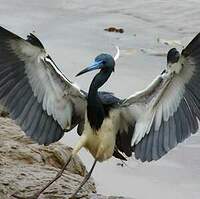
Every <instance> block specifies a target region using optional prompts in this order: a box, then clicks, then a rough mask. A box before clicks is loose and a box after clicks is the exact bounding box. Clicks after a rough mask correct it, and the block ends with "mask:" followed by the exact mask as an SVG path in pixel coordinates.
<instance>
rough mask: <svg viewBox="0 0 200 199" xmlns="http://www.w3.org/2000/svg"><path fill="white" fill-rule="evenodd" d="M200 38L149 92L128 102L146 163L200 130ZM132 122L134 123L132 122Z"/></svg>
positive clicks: (138, 152)
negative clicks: (199, 124) (199, 125)
mask: <svg viewBox="0 0 200 199" xmlns="http://www.w3.org/2000/svg"><path fill="white" fill-rule="evenodd" d="M199 90H200V34H198V35H197V36H196V37H195V38H194V39H193V40H192V41H191V42H190V44H189V45H188V46H187V47H186V48H185V49H184V50H183V51H182V53H181V56H180V58H179V60H178V62H175V63H168V65H167V69H166V70H165V71H164V72H163V73H162V74H160V75H159V76H158V77H157V78H156V79H155V80H154V81H153V82H152V84H151V85H150V86H149V87H148V88H147V89H145V90H143V91H141V92H139V93H136V94H135V95H133V96H130V97H129V98H127V99H125V100H124V102H123V104H122V106H126V107H127V108H128V109H129V110H130V112H131V114H132V116H133V118H134V122H135V129H134V132H133V138H132V148H133V151H134V152H135V156H136V158H138V159H141V160H142V161H152V160H157V159H159V158H161V157H162V156H163V155H164V154H166V153H167V152H168V151H169V150H171V149H172V148H174V147H175V146H176V145H177V144H178V143H180V142H183V141H184V140H185V139H186V138H187V137H189V136H190V135H191V134H193V133H196V132H197V130H198V119H200V92H199ZM129 122H130V121H129Z"/></svg>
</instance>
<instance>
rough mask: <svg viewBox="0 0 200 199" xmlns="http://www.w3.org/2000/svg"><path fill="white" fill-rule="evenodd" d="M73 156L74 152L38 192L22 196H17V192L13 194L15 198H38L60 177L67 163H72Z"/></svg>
mask: <svg viewBox="0 0 200 199" xmlns="http://www.w3.org/2000/svg"><path fill="white" fill-rule="evenodd" d="M72 157H73V153H72V155H70V157H69V159H68V161H67V162H66V163H65V164H64V166H63V167H62V169H61V170H60V171H59V172H58V173H57V175H56V176H55V177H54V178H53V179H52V180H51V181H50V182H49V183H48V184H47V185H46V186H44V187H43V188H42V189H41V190H39V191H38V192H37V193H35V194H34V195H33V196H30V197H25V198H23V197H20V196H17V195H15V194H13V195H12V196H13V197H14V198H18V199H37V198H38V197H39V196H40V194H41V193H43V192H44V191H45V190H46V189H47V188H48V187H49V186H50V185H51V184H53V183H54V182H55V181H56V180H57V179H58V178H60V177H61V176H62V174H63V172H64V170H65V168H66V167H67V165H68V164H69V163H70V161H71V159H72Z"/></svg>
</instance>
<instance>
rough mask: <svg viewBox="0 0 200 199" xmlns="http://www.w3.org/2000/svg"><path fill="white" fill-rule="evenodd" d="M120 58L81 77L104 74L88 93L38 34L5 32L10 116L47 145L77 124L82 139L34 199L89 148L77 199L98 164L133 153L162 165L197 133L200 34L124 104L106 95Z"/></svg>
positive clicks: (3, 82) (0, 69) (1, 82)
mask: <svg viewBox="0 0 200 199" xmlns="http://www.w3.org/2000/svg"><path fill="white" fill-rule="evenodd" d="M119 54H120V53H119V48H118V49H117V54H116V55H115V56H114V57H113V56H111V55H110V54H105V53H103V54H100V55H98V56H97V57H96V58H95V59H94V61H93V62H92V63H91V64H89V65H88V66H87V67H86V68H84V69H83V70H81V71H80V72H79V73H78V74H77V76H80V75H83V74H85V73H87V72H89V71H93V70H97V71H98V73H97V74H96V75H95V77H94V78H93V80H92V82H91V84H90V87H89V91H88V92H85V91H83V90H81V89H79V88H78V87H77V86H76V85H75V84H74V83H73V82H71V81H70V80H69V79H67V78H66V77H65V75H64V74H63V73H62V72H61V71H60V69H59V68H58V67H57V65H56V64H55V62H54V61H53V59H52V58H51V57H50V56H49V54H48V53H47V52H46V50H45V48H44V46H43V44H42V42H41V41H40V40H39V39H38V38H37V37H36V36H35V35H33V34H29V35H28V36H27V38H26V39H23V38H21V37H19V36H17V35H16V34H14V33H12V32H10V31H8V30H6V29H4V28H3V27H0V102H1V103H2V104H3V105H4V106H5V107H7V109H8V110H9V112H10V116H11V118H12V119H14V120H15V121H16V122H17V124H18V125H19V126H20V127H21V129H22V130H23V131H24V132H25V133H26V135H27V136H29V137H30V138H32V139H33V140H34V141H36V142H37V143H39V144H43V145H49V144H51V143H53V142H56V141H58V140H60V139H61V138H62V137H63V135H64V132H68V131H70V130H72V129H73V128H74V127H76V126H77V133H78V134H79V135H80V139H79V141H78V142H77V144H76V145H75V146H74V148H73V151H72V154H71V156H70V158H69V159H68V161H67V162H66V163H65V164H64V165H63V167H62V169H61V170H60V171H59V172H58V173H57V175H56V176H55V178H53V179H52V180H51V181H50V182H49V183H48V184H47V185H45V186H44V187H43V188H42V189H40V190H38V192H37V193H36V194H35V195H34V196H31V197H28V198H38V197H39V196H40V194H41V193H43V192H44V191H45V190H46V189H47V188H48V187H49V186H50V185H51V184H52V183H53V182H55V181H56V180H57V179H58V178H60V177H61V175H62V173H63V171H64V170H65V168H66V167H67V165H68V164H69V162H70V161H71V159H72V158H73V157H74V156H75V155H76V154H77V153H78V152H79V151H80V150H81V149H82V148H83V147H84V148H86V149H87V150H88V151H89V152H90V153H91V154H92V156H93V157H94V163H93V165H92V167H91V169H90V171H89V172H88V174H87V175H86V176H85V177H84V180H83V182H82V183H81V184H80V185H79V186H78V187H77V189H76V191H75V192H74V193H73V194H72V195H71V196H70V198H75V197H76V196H77V194H78V192H79V191H80V189H81V188H82V186H83V185H84V184H85V183H86V182H87V180H88V179H89V178H90V176H91V174H92V172H93V169H94V167H95V165H96V163H97V162H102V161H105V160H107V159H109V158H111V157H112V156H114V157H116V158H118V159H121V160H127V159H128V157H131V156H132V155H134V156H135V158H136V159H140V160H141V161H142V162H145V161H147V162H150V161H153V160H158V159H160V158H161V157H163V156H164V155H165V154H167V153H168V152H169V151H170V150H171V149H173V148H174V147H175V146H177V144H178V143H181V142H183V141H184V140H185V139H186V138H188V137H189V136H190V135H191V134H194V133H196V132H197V131H198V128H199V125H198V120H199V119H200V91H199V90H200V33H199V34H197V35H196V36H195V38H194V39H193V40H192V41H191V42H190V43H189V44H188V45H187V47H185V48H184V49H183V50H182V52H181V53H179V52H178V50H177V49H176V48H172V49H170V50H169V52H168V54H167V63H166V67H165V69H164V71H162V72H161V73H160V74H159V75H158V76H157V77H156V78H155V79H154V80H153V81H152V83H151V84H150V85H149V86H147V88H145V89H144V90H141V91H139V92H136V93H135V94H133V95H131V96H129V97H127V98H124V99H119V98H117V97H115V96H114V94H113V93H110V92H102V91H99V88H101V87H102V86H103V85H104V83H106V81H107V80H108V79H109V77H110V76H111V74H112V73H113V72H114V70H115V64H116V61H117V59H118V58H119ZM129 86H130V85H129ZM13 196H14V197H16V198H23V197H20V196H17V195H16V194H14V195H13ZM26 198H27V197H26Z"/></svg>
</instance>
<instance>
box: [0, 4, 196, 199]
mask: <svg viewBox="0 0 200 199" xmlns="http://www.w3.org/2000/svg"><path fill="white" fill-rule="evenodd" d="M199 9H200V4H199V1H197V0H196V1H194V0H193V1H189V0H187V1H181V2H180V1H178V0H176V1H171V2H169V1H165V2H164V1H158V0H157V1H156V0H151V1H148V2H147V1H139V0H136V1H131V0H127V1H120V0H114V1H105V0H103V1H100V0H99V1H98V0H85V1H81V0H76V1H67V0H59V1H53V0H43V1H39V0H36V1H26V0H20V1H17V0H15V1H14V0H12V1H7V0H0V19H1V20H0V25H2V26H3V27H5V28H8V29H10V30H12V31H13V32H15V33H17V34H19V35H21V36H22V37H25V36H26V34H27V33H29V32H32V31H33V30H34V31H35V32H36V34H37V36H38V37H39V38H40V39H41V40H42V41H43V43H44V45H45V46H46V48H47V49H48V52H49V54H50V55H51V56H52V58H53V59H54V60H55V62H56V63H57V65H58V66H59V67H60V68H61V70H62V71H63V72H64V73H65V75H66V76H67V77H68V78H69V79H70V80H72V81H75V82H77V84H78V85H81V88H83V89H85V90H86V91H87V89H88V86H89V84H90V81H91V79H92V77H93V76H94V74H95V73H91V74H87V75H85V76H82V77H80V78H75V74H76V73H77V72H79V71H80V70H81V69H82V68H83V67H84V66H85V65H87V64H88V63H90V62H91V61H92V60H93V58H94V57H95V56H96V55H97V54H100V53H102V52H108V53H111V54H114V53H115V48H114V46H115V45H118V46H119V47H120V49H121V53H122V54H121V57H120V59H119V61H118V63H117V65H116V70H115V71H116V72H115V73H114V74H113V75H112V78H110V80H109V82H108V83H107V84H106V85H105V86H104V87H103V88H102V90H108V91H112V92H114V93H116V96H119V97H122V98H123V97H127V96H129V95H130V94H132V93H134V92H135V91H137V90H139V89H142V88H144V87H145V86H146V85H147V84H148V83H149V82H151V80H152V79H153V78H154V77H155V76H156V75H157V74H158V73H160V72H161V71H162V69H163V68H164V67H165V64H166V58H165V57H164V56H153V55H152V54H151V53H148V52H158V53H160V52H161V53H163V54H165V53H166V52H167V51H168V50H169V49H170V48H171V47H174V46H175V47H177V48H178V49H181V46H179V45H177V44H172V45H171V46H168V45H165V44H163V43H162V42H161V43H158V42H157V39H158V38H160V39H164V40H178V41H180V42H181V43H182V44H183V45H186V43H187V42H188V41H189V40H191V38H192V37H194V36H195V34H196V33H197V32H198V31H199V30H200V29H199V18H200V13H199ZM110 26H116V27H120V28H123V29H124V33H123V34H120V33H110V32H106V31H104V29H105V28H108V27H110ZM141 49H145V50H146V52H147V53H144V52H141ZM74 132H75V131H73V132H71V133H68V134H67V135H66V136H65V137H64V138H63V139H62V141H63V142H64V143H66V144H68V145H71V146H73V144H74V143H75V142H76V140H77V139H78V136H77V135H76V133H74ZM80 154H81V157H82V159H83V161H84V163H85V164H86V165H87V167H88V168H89V167H90V166H91V165H92V161H93V160H92V158H91V157H90V155H88V153H86V152H85V151H82V152H81V153H80ZM199 154H200V136H199V134H196V135H195V136H193V137H192V138H190V139H188V140H187V141H186V142H184V143H183V144H180V145H179V146H178V147H177V148H176V149H174V150H172V151H171V152H170V153H169V154H168V155H166V156H165V157H164V158H162V159H161V160H160V161H157V162H152V163H145V164H144V163H141V162H139V161H136V160H135V159H134V157H133V158H132V159H131V160H130V161H129V162H128V163H127V164H128V166H124V167H120V166H117V165H116V164H117V163H118V161H117V160H115V159H111V160H109V161H107V162H105V163H101V164H98V166H97V168H96V170H95V171H94V173H93V177H94V179H95V181H96V183H97V188H98V190H99V192H100V193H103V194H104V195H105V194H108V195H123V196H129V197H133V198H137V199H146V198H148V199H160V198H162V199H169V198H172V199H190V198H192V199H199V195H200V156H199Z"/></svg>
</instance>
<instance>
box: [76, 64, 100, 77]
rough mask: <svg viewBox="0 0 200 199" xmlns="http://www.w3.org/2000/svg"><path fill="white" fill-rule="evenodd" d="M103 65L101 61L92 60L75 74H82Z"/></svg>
mask: <svg viewBox="0 0 200 199" xmlns="http://www.w3.org/2000/svg"><path fill="white" fill-rule="evenodd" d="M102 67H103V61H94V62H92V63H91V64H90V65H89V66H88V67H87V68H85V69H83V70H82V71H80V72H79V73H78V74H77V75H76V77H77V76H79V75H82V74H84V73H87V72H89V71H92V70H97V69H101V68H102Z"/></svg>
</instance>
